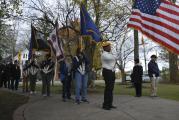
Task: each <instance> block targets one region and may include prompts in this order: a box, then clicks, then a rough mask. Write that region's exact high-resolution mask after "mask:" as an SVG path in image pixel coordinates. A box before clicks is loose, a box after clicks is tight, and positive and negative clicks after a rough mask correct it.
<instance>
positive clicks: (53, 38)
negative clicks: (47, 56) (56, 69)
mask: <svg viewBox="0 0 179 120" xmlns="http://www.w3.org/2000/svg"><path fill="white" fill-rule="evenodd" d="M58 29H59V26H58V21H56V23H55V29H54V30H53V31H52V33H50V36H49V38H48V42H49V43H50V45H51V47H52V50H53V52H54V53H55V56H56V57H57V59H58V61H61V60H63V59H64V50H63V47H62V40H61V39H59V36H58Z"/></svg>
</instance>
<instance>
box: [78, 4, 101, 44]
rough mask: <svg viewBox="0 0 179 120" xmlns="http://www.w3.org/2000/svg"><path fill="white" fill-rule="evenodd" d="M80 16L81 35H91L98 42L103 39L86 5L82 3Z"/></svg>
mask: <svg viewBox="0 0 179 120" xmlns="http://www.w3.org/2000/svg"><path fill="white" fill-rule="evenodd" d="M80 17H81V19H80V20H81V22H80V23H81V35H91V36H92V38H93V40H95V41H96V42H100V41H101V40H102V38H101V33H100V31H99V29H98V28H97V26H96V25H95V23H94V22H93V20H92V19H91V17H90V15H89V13H88V12H87V10H86V8H85V6H84V5H81V10H80Z"/></svg>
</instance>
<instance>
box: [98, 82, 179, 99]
mask: <svg viewBox="0 0 179 120" xmlns="http://www.w3.org/2000/svg"><path fill="white" fill-rule="evenodd" d="M99 86H100V87H99V88H101V89H102V88H104V87H102V86H101V85H99ZM114 93H115V94H118V95H132V96H135V90H134V88H131V85H130V84H127V85H115V88H114ZM142 95H143V96H150V84H149V83H144V84H143V88H142ZM158 96H159V97H161V98H166V99H171V100H177V101H179V85H174V84H159V85H158Z"/></svg>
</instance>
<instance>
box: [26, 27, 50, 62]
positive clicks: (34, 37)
mask: <svg viewBox="0 0 179 120" xmlns="http://www.w3.org/2000/svg"><path fill="white" fill-rule="evenodd" d="M29 44H30V47H29V56H28V58H29V59H30V58H31V57H32V54H34V51H35V50H38V51H39V50H42V51H49V50H50V47H49V46H48V44H47V40H45V37H44V35H43V34H42V33H40V32H39V31H37V29H36V28H35V27H34V26H33V25H31V39H30V43H29Z"/></svg>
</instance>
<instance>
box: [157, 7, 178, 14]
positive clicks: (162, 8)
mask: <svg viewBox="0 0 179 120" xmlns="http://www.w3.org/2000/svg"><path fill="white" fill-rule="evenodd" d="M159 9H160V10H162V11H165V12H168V13H170V14H173V15H176V16H179V13H178V12H177V11H174V10H171V9H168V8H165V7H163V6H160V7H159Z"/></svg>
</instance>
